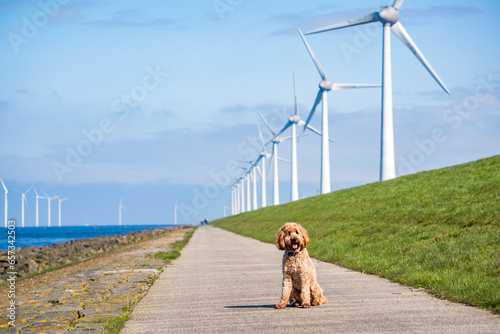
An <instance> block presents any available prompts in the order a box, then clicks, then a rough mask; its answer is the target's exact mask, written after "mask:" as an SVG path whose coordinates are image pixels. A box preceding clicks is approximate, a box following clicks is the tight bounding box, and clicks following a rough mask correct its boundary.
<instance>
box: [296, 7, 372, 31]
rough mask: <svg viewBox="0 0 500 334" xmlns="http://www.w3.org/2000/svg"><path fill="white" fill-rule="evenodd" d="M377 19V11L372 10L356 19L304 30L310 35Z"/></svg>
mask: <svg viewBox="0 0 500 334" xmlns="http://www.w3.org/2000/svg"><path fill="white" fill-rule="evenodd" d="M378 20H379V16H378V12H373V13H371V14H368V15H365V16H361V17H358V18H357V19H353V20H347V21H344V22H340V23H336V24H332V25H330V26H327V27H324V28H319V29H315V30H311V31H308V32H306V35H312V34H317V33H320V32H323V31H329V30H335V29H342V28H346V27H353V26H357V25H360V24H365V23H370V22H376V21H378Z"/></svg>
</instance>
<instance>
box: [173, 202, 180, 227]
mask: <svg viewBox="0 0 500 334" xmlns="http://www.w3.org/2000/svg"><path fill="white" fill-rule="evenodd" d="M178 208H179V206H178V205H177V201H175V205H174V225H177V209H178Z"/></svg>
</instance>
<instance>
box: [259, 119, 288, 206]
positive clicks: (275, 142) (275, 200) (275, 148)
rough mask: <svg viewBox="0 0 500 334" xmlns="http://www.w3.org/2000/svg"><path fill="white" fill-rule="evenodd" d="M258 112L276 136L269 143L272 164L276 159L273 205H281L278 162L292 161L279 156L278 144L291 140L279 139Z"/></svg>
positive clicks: (268, 126) (269, 126)
mask: <svg viewBox="0 0 500 334" xmlns="http://www.w3.org/2000/svg"><path fill="white" fill-rule="evenodd" d="M257 112H258V113H259V115H260V117H261V118H262V120H263V121H264V123H265V124H266V126H267V128H268V129H269V131H271V133H272V134H273V136H274V138H273V139H271V140H270V141H269V142H272V143H273V150H272V153H271V162H272V161H273V159H274V166H273V167H274V168H273V205H279V204H280V196H279V177H278V160H283V161H287V162H290V161H288V160H286V159H283V158H280V157H279V155H278V144H280V143H282V142H284V141H285V140H287V139H289V138H282V137H278V136H277V135H276V132H275V131H274V130H273V128H272V127H271V125H269V123H268V122H267V120H266V119H265V118H264V116H263V115H262V113H261V112H260V111H258V110H257ZM269 142H268V143H269ZM269 167H271V166H269Z"/></svg>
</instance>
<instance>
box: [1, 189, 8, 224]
mask: <svg viewBox="0 0 500 334" xmlns="http://www.w3.org/2000/svg"><path fill="white" fill-rule="evenodd" d="M0 181H1V182H2V186H3V189H4V190H5V207H4V217H5V228H7V222H8V220H9V219H8V218H7V216H8V210H9V200H8V198H7V195H8V194H9V191H8V190H7V187H6V186H5V183H3V180H2V179H0Z"/></svg>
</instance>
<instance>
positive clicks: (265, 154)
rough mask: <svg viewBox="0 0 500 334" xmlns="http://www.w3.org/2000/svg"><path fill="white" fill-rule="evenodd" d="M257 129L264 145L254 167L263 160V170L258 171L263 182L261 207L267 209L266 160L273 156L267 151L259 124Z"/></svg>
mask: <svg viewBox="0 0 500 334" xmlns="http://www.w3.org/2000/svg"><path fill="white" fill-rule="evenodd" d="M257 127H258V129H259V137H260V143H261V144H262V152H260V155H259V157H258V158H257V160H255V162H254V163H253V165H252V167H257V164H258V163H259V161H261V160H262V163H261V170H259V169H257V171H258V172H259V174H260V177H261V180H262V187H261V188H262V189H261V190H262V197H261V207H262V208H265V207H266V206H267V195H266V193H267V190H266V158H269V157H270V156H271V155H270V154H269V153H268V152H267V151H266V144H264V138H262V132H261V131H260V125H259V123H257Z"/></svg>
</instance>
